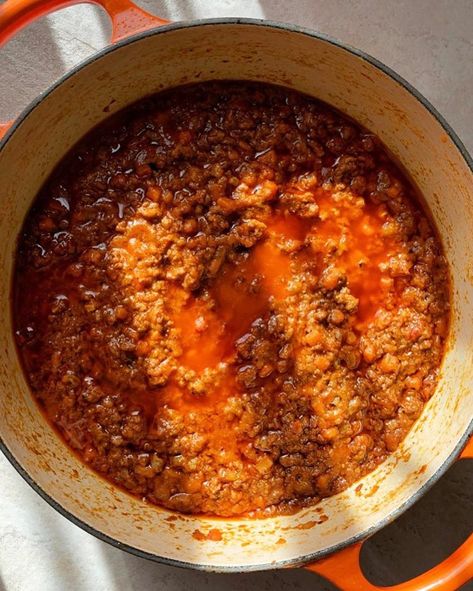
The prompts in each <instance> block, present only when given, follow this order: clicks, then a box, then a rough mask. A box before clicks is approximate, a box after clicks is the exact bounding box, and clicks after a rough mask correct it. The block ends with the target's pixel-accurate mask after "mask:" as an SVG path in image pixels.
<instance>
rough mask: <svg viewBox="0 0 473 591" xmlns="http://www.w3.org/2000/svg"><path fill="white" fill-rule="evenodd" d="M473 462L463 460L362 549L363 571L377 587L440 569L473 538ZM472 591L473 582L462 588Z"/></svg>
mask: <svg viewBox="0 0 473 591" xmlns="http://www.w3.org/2000/svg"><path fill="white" fill-rule="evenodd" d="M472 507H473V460H471V459H463V460H461V461H459V462H456V463H455V464H454V465H453V466H451V467H450V468H449V470H448V471H447V472H446V474H445V475H444V476H443V477H442V478H441V479H440V480H439V481H438V482H437V483H436V484H435V485H434V486H433V487H432V488H431V489H430V490H429V491H428V493H427V494H426V495H425V496H423V497H422V498H421V499H420V500H419V501H418V502H417V503H416V504H415V505H414V506H413V507H411V508H410V509H408V510H407V511H406V512H405V513H403V514H402V515H401V516H400V517H398V518H397V519H396V520H395V521H394V522H393V523H391V524H389V525H388V526H386V527H385V528H383V529H382V530H381V531H379V532H378V533H376V534H375V535H374V536H373V537H371V538H370V539H369V540H368V541H367V542H365V544H364V546H363V550H362V552H361V566H362V569H363V572H364V573H365V576H366V577H367V578H368V579H369V580H370V581H372V582H373V583H375V584H378V585H395V584H399V583H401V582H403V581H406V580H408V579H411V578H413V577H416V576H418V575H420V574H421V573H423V572H425V571H427V570H429V569H430V568H432V567H434V566H435V565H436V564H439V563H440V562H441V561H442V560H444V559H445V558H447V556H449V555H450V554H451V553H452V552H453V551H454V550H455V549H456V548H458V547H459V546H460V545H461V544H462V543H463V542H464V541H465V540H466V539H467V537H468V536H469V535H470V534H471V533H472V532H473V512H472ZM461 589H462V590H463V591H467V590H468V591H473V581H472V582H470V583H467V584H466V585H464V586H463V587H461Z"/></svg>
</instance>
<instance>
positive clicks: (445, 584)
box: [305, 437, 473, 591]
mask: <svg viewBox="0 0 473 591" xmlns="http://www.w3.org/2000/svg"><path fill="white" fill-rule="evenodd" d="M460 458H473V437H472V438H471V439H470V440H469V442H468V443H467V444H466V446H465V448H464V450H463V452H462V453H461V454H460ZM362 545H363V542H360V543H358V544H354V545H353V546H350V547H348V548H345V549H344V550H341V551H340V552H337V553H336V554H333V555H331V556H328V557H327V558H324V559H322V560H319V561H318V562H314V563H313V564H308V565H306V566H305V568H307V569H308V570H311V571H314V572H316V573H318V574H319V575H322V576H323V577H324V578H326V579H328V580H329V581H330V582H331V583H333V584H334V585H336V586H337V587H339V588H340V589H341V590H342V591H383V590H384V591H457V589H458V588H459V587H460V586H461V585H463V584H464V583H466V582H468V581H469V580H470V579H473V534H471V535H470V537H469V538H467V540H466V541H465V542H464V543H463V544H462V545H461V546H460V547H459V548H458V549H457V550H455V552H454V553H453V554H452V555H451V556H449V557H448V558H446V559H445V560H444V561H443V562H441V563H440V564H438V565H437V566H435V567H434V568H432V569H430V570H429V571H427V572H425V573H423V574H422V575H419V576H418V577H415V578H414V579H411V580H410V581H406V582H404V583H400V584H399V585H393V586H390V587H379V586H378V585H373V584H372V583H370V582H369V581H368V579H366V577H365V576H364V574H363V572H362V570H361V567H360V551H361V547H362Z"/></svg>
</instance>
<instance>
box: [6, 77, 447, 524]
mask: <svg viewBox="0 0 473 591" xmlns="http://www.w3.org/2000/svg"><path fill="white" fill-rule="evenodd" d="M14 317H15V336H16V341H17V344H18V349H19V352H20V356H21V359H22V362H23V365H24V370H25V373H26V376H27V379H28V381H29V384H30V386H31V390H32V392H33V394H34V397H35V398H36V399H37V400H38V401H39V403H40V405H41V407H42V408H43V409H44V412H45V414H46V416H47V417H48V418H49V420H50V421H51V423H52V424H53V425H54V426H55V427H56V428H57V429H58V431H59V432H60V433H61V435H62V436H63V437H64V439H65V441H66V442H67V443H68V444H69V446H71V447H72V448H73V449H74V450H75V451H76V452H77V453H78V454H79V455H80V457H81V458H82V460H83V461H84V462H85V463H86V464H88V465H89V466H90V467H91V468H93V469H94V470H96V471H97V472H99V473H100V474H102V475H103V476H104V477H105V478H107V479H109V480H110V481H112V482H113V483H115V484H116V485H118V486H120V487H122V488H124V489H126V490H127V491H129V492H130V493H132V494H134V495H138V496H140V497H141V498H143V499H145V500H146V501H148V502H151V503H156V504H158V505H161V506H164V507H167V508H169V509H172V510H176V511H181V512H185V513H200V514H209V515H218V516H237V515H253V516H265V515H273V514H277V513H287V512H291V511H294V510H296V509H298V508H300V507H302V506H306V505H310V504H313V503H316V502H317V501H318V500H320V499H321V498H323V497H326V496H329V495H333V494H336V493H338V492H340V491H342V490H344V489H345V488H347V487H348V486H349V485H351V484H352V483H353V482H355V481H356V480H358V479H359V478H361V477H362V476H363V475H365V474H367V473H368V472H370V471H371V470H373V469H374V468H375V467H376V466H377V465H378V464H379V463H380V462H382V461H383V460H384V459H385V458H386V457H387V456H388V455H389V454H390V453H391V452H393V451H394V450H395V449H396V448H397V447H398V445H399V444H400V442H401V441H402V440H403V438H404V437H405V435H406V434H407V432H408V431H409V429H410V427H411V426H412V424H413V423H414V421H415V420H416V419H417V418H418V417H419V415H420V414H421V412H422V409H423V407H424V405H425V403H426V402H427V400H428V399H429V398H430V397H431V396H432V394H433V392H434V390H435V386H436V382H437V379H438V372H439V366H440V363H441V360H442V356H443V351H444V344H445V339H446V336H447V333H448V326H449V281H448V271H447V265H446V261H445V258H444V255H443V252H442V247H441V244H440V242H439V240H438V237H437V235H436V233H435V231H434V228H433V226H432V224H431V223H430V222H429V219H428V217H427V216H426V215H425V213H424V212H423V211H422V208H421V207H420V205H419V202H418V201H417V200H416V198H415V192H414V190H413V187H412V186H411V185H410V183H409V182H408V180H407V179H406V178H405V176H404V175H403V174H402V172H401V171H400V170H399V168H398V167H397V166H396V164H395V163H394V162H393V161H392V159H391V158H390V156H389V155H388V153H387V152H386V150H385V149H384V147H383V145H382V144H381V142H380V141H379V140H378V139H377V138H376V137H375V136H374V135H372V134H371V133H369V132H367V131H366V130H365V129H363V128H361V127H359V126H358V125H356V124H355V123H353V122H352V121H351V120H348V119H347V118H345V117H343V116H342V115H341V114H339V113H338V112H335V111H334V110H332V109H331V108H330V107H328V106H327V105H325V104H323V103H320V102H318V101H317V100H314V99H312V98H310V97H307V96H304V95H301V94H299V93H296V92H292V91H290V90H287V89H283V88H279V87H274V86H270V85H264V84H251V83H242V82H219V83H205V84H198V85H194V86H188V87H182V88H178V89H175V90H172V91H168V92H165V93H161V94H158V95H156V96H153V97H151V98H149V99H146V100H144V101H142V102H140V103H138V104H136V105H134V106H132V107H131V108H129V109H127V110H126V111H124V112H122V113H120V114H119V115H118V116H115V117H113V118H111V119H110V120H108V121H107V122H106V123H105V124H103V125H101V126H100V127H99V128H97V129H95V130H94V131H93V132H92V133H91V134H89V135H88V136H87V137H86V138H85V139H84V140H82V141H81V142H80V144H79V145H77V146H76V147H75V148H74V149H73V150H72V152H71V153H70V154H69V155H68V156H67V157H66V158H65V159H64V160H63V161H62V162H61V163H60V165H59V166H58V167H57V169H56V170H55V172H54V173H53V175H52V176H51V178H50V179H49V180H48V182H47V183H46V185H45V186H44V187H43V188H42V190H41V192H40V194H39V196H38V198H37V200H36V202H35V203H34V206H33V208H32V209H31V211H30V213H29V214H28V216H27V219H26V222H25V226H24V228H23V231H22V234H21V236H20V241H19V248H18V256H17V260H16V271H15V279H14Z"/></svg>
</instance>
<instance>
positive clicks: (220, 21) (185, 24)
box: [0, 17, 473, 573]
mask: <svg viewBox="0 0 473 591" xmlns="http://www.w3.org/2000/svg"><path fill="white" fill-rule="evenodd" d="M212 25H250V26H259V27H267V28H273V29H279V30H285V31H289V32H292V33H298V34H301V35H305V36H308V37H311V38H315V39H318V40H321V41H324V42H326V43H328V44H330V45H334V46H335V47H338V48H340V49H343V50H345V51H347V52H348V53H350V54H352V55H354V56H356V57H358V58H361V59H362V60H364V61H366V62H368V63H369V64H370V65H372V66H374V67H375V68H377V69H378V70H381V71H382V72H383V73H384V74H386V75H387V76H389V77H390V78H392V79H393V80H394V81H395V82H397V83H398V84H399V85H400V86H402V87H404V89H405V90H407V91H408V92H409V93H410V94H411V95H412V96H414V97H415V98H416V99H417V100H418V101H419V102H420V103H421V104H422V106H423V107H425V108H426V109H427V110H428V111H429V112H430V114H431V115H433V117H435V119H437V121H438V122H439V123H440V125H441V126H442V127H443V129H444V130H445V132H446V134H447V135H448V136H449V137H450V139H451V140H452V142H453V143H454V144H455V146H456V148H457V149H458V151H459V152H460V154H461V155H462V157H463V159H464V160H465V162H466V164H467V165H468V167H469V168H470V170H471V171H472V173H473V159H472V158H471V156H470V155H469V153H468V151H467V149H466V148H465V146H464V145H463V143H462V141H461V140H460V138H459V137H458V136H457V134H456V133H455V131H454V130H453V129H452V127H451V126H450V125H449V124H448V123H447V121H446V120H445V119H444V117H443V116H442V115H441V114H440V113H439V112H438V111H437V109H435V107H434V106H433V105H432V104H431V103H430V102H429V101H428V100H427V99H426V98H425V97H424V96H423V95H422V94H421V93H420V92H419V91H418V90H416V89H415V88H414V87H413V86H412V85H411V84H410V83H409V82H407V81H406V80H405V79H404V78H402V77H401V76H399V74H397V73H396V72H395V71H394V70H392V69H391V68H390V67H388V66H386V65H384V64H383V63H382V62H380V61H379V60H377V59H376V58H374V57H372V56H371V55H369V54H367V53H365V52H363V51H361V50H359V49H356V48H354V47H352V46H350V45H348V44H346V43H342V42H341V41H338V40H336V39H334V38H332V37H330V36H328V35H325V34H323V33H319V32H315V31H312V30H311V29H308V28H305V27H301V26H298V25H292V24H287V23H279V22H275V21H271V20H266V19H254V18H239V17H233V18H213V19H195V20H191V21H179V22H176V23H171V24H168V25H162V26H159V27H156V28H153V29H149V30H147V31H144V32H141V33H137V34H134V35H130V36H129V37H126V38H125V39H123V40H121V41H118V42H117V43H115V44H113V45H110V46H107V47H105V48H104V49H102V50H100V51H98V52H97V53H95V54H94V55H93V56H91V57H90V58H88V59H86V60H84V61H82V62H81V63H79V64H77V65H76V66H75V67H74V68H72V69H71V70H70V71H69V72H67V73H66V74H64V75H63V76H61V77H60V78H59V79H58V80H57V81H56V82H55V83H54V84H52V85H51V86H50V87H49V88H48V89H47V90H45V91H44V92H42V93H41V94H40V95H38V97H36V99H34V100H33V101H32V102H31V103H30V104H29V105H28V106H27V107H26V108H25V109H24V110H23V111H22V113H21V114H20V115H19V116H18V117H17V119H16V120H15V121H14V123H13V124H12V126H11V127H10V129H9V130H8V131H7V132H6V134H5V136H4V137H3V138H2V140H1V141H0V151H1V150H2V149H3V148H4V146H5V145H6V144H7V143H8V141H9V139H10V138H11V136H12V135H13V134H14V132H15V130H16V129H17V128H18V127H19V125H20V124H21V123H22V122H23V121H24V120H25V119H26V118H27V117H28V115H29V114H30V113H31V112H32V111H33V110H34V109H35V108H36V107H37V106H38V105H39V104H40V103H41V101H42V100H43V99H44V98H45V97H47V96H48V95H49V94H51V93H52V92H53V91H54V90H55V89H56V88H57V87H58V86H60V85H61V84H62V83H63V82H65V81H66V80H68V79H69V78H70V77H72V76H74V75H75V74H76V73H77V72H78V71H80V70H82V69H84V68H86V67H87V66H89V65H90V64H92V63H94V62H95V61H96V60H99V59H101V58H102V57H104V56H105V55H108V54H109V53H112V52H113V51H115V50H117V49H119V48H121V47H124V46H127V45H130V44H132V43H134V42H135V41H138V40H140V39H144V38H146V37H150V36H153V35H159V34H163V33H166V32H168V31H173V30H178V29H186V28H193V27H199V26H212ZM472 435H473V418H472V420H471V421H470V424H469V427H468V429H467V430H466V432H465V433H464V434H463V436H462V437H461V438H460V439H459V441H458V443H457V445H456V446H455V449H454V450H453V451H452V453H451V454H450V455H449V456H448V458H447V459H446V460H445V461H444V463H443V464H442V465H441V466H440V467H439V469H438V470H437V471H436V472H435V473H434V474H433V475H432V476H431V477H430V478H429V479H428V481H427V482H425V483H424V485H423V486H422V487H420V488H419V489H418V490H417V491H416V492H415V493H414V494H413V495H412V496H411V497H410V498H409V499H408V500H407V501H406V502H405V503H403V504H402V505H400V506H399V507H398V508H397V509H395V510H394V511H392V512H391V513H390V514H389V515H387V516H386V517H385V518H384V519H382V520H380V521H379V522H378V523H376V524H375V525H374V526H372V527H370V528H368V529H366V530H364V531H362V532H359V533H357V534H355V535H353V536H350V537H349V538H348V539H347V540H345V541H343V542H341V543H339V544H336V545H334V546H331V547H328V548H324V549H323V550H319V551H317V552H313V553H310V554H305V555H302V556H298V557H296V558H291V559H287V560H280V561H274V562H269V563H262V564H252V565H232V566H215V565H212V564H203V563H202V564H200V563H190V562H185V561H180V560H176V559H172V558H166V557H163V556H159V555H157V554H153V553H150V552H145V551H144V550H140V549H138V548H135V547H133V546H130V545H128V544H124V543H122V542H120V541H119V540H116V539H115V538H112V537H110V536H108V535H107V534H104V533H103V532H101V531H100V530H98V529H96V528H94V527H92V526H91V525H89V524H88V523H86V522H84V521H82V520H81V519H79V518H78V517H76V516H75V515H74V514H73V513H71V512H70V511H69V510H67V509H65V508H64V507H63V506H62V505H60V504H59V503H58V502H57V501H56V500H55V499H54V498H53V497H51V496H50V495H49V494H48V493H47V492H46V491H45V490H43V489H42V488H41V487H40V486H39V484H38V483H37V482H36V481H35V480H33V478H32V477H31V476H30V475H29V474H28V473H27V471H26V470H25V469H24V468H23V467H22V466H21V464H20V463H19V462H18V461H17V460H16V458H15V457H14V456H13V454H12V453H11V451H10V450H9V449H8V447H7V445H6V444H5V442H4V441H3V439H2V438H1V437H0V450H1V451H2V452H3V454H4V455H5V457H6V458H7V459H8V460H9V462H10V463H11V464H12V466H13V467H14V468H15V469H16V470H17V472H18V473H19V474H20V475H21V476H22V477H23V479H24V480H25V481H26V482H27V483H28V484H29V485H30V486H31V487H32V488H33V489H34V490H35V491H36V492H37V493H38V494H39V495H40V496H41V497H42V498H43V499H44V500H45V501H46V502H47V503H48V504H49V505H50V506H51V507H53V509H55V510H56V511H57V512H58V513H60V514H61V515H63V516H64V517H66V518H67V519H68V520H69V521H71V522H72V523H74V524H75V525H77V526H78V527H80V528H81V529H83V530H85V531H86V532H88V533H89V534H92V535H93V536H95V537H96V538H98V539H99V540H101V541H103V542H106V543H108V544H110V545H112V546H114V547H116V548H119V549H121V550H125V551H126V552H128V553H130V554H134V555H135V556H139V557H140V558H145V559H147V560H151V561H154V562H157V563H160V564H164V565H167V566H176V567H181V568H188V569H193V570H199V571H206V572H218V573H243V572H254V571H263V570H271V569H279V568H288V567H297V566H303V565H305V564H309V563H312V562H316V561H317V560H320V559H321V558H324V557H326V556H328V555H330V554H332V553H335V552H337V551H339V550H342V549H343V548H346V547H347V546H350V545H352V544H354V543H356V542H360V541H362V540H364V539H366V538H368V537H370V536H372V535H373V534H375V533H376V532H377V531H379V530H380V529H382V528H383V527H385V526H386V525H388V524H389V523H391V522H392V521H393V520H394V519H396V518H397V517H399V516H400V515H401V514H402V513H404V512H405V511H406V510H407V509H409V507H411V506H412V505H413V504H414V503H416V502H417V501H418V500H419V499H420V498H421V497H422V496H423V495H424V494H425V493H426V492H427V490H429V489H430V488H431V487H432V486H433V485H434V484H435V483H436V482H437V480H439V478H440V477H441V476H442V475H443V474H444V473H445V472H446V471H447V469H448V468H449V467H450V466H451V465H452V464H453V462H454V461H455V459H456V458H457V457H458V455H459V453H460V452H461V450H462V449H463V447H464V446H465V444H466V442H467V441H468V439H469V437H470V436H472Z"/></svg>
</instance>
